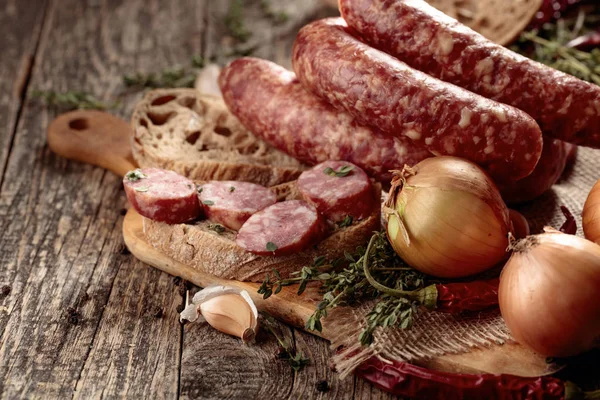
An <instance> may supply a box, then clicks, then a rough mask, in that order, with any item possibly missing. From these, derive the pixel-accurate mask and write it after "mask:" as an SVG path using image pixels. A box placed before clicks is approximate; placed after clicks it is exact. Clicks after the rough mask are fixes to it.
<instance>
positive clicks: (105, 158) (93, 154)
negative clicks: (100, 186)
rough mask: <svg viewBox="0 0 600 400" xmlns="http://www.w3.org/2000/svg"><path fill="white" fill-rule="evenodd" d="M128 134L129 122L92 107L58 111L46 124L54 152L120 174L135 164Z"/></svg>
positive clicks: (123, 173) (50, 144)
mask: <svg viewBox="0 0 600 400" xmlns="http://www.w3.org/2000/svg"><path fill="white" fill-rule="evenodd" d="M130 136H131V126H130V125H129V124H128V123H127V122H126V121H124V120H122V119H121V118H118V117H115V116H114V115H111V114H108V113H105V112H102V111H95V110H76V111H71V112H68V113H65V114H61V115H59V116H58V117H57V118H56V119H55V120H54V121H52V123H51V124H50V125H49V126H48V146H49V147H50V149H51V150H52V151H53V152H55V153H56V154H58V155H60V156H63V157H65V158H68V159H70V160H76V161H81V162H84V163H88V164H92V165H96V166H98V167H102V168H105V169H108V170H110V171H112V172H114V173H115V174H117V175H120V176H123V175H125V173H127V171H130V170H132V169H135V168H137V165H136V162H135V160H134V159H133V156H132V155H131V144H130V143H129V138H130Z"/></svg>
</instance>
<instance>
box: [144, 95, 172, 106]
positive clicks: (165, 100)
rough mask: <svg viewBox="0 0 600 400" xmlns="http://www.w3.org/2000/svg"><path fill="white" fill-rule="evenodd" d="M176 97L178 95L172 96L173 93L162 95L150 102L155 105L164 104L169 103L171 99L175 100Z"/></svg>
mask: <svg viewBox="0 0 600 400" xmlns="http://www.w3.org/2000/svg"><path fill="white" fill-rule="evenodd" d="M175 99H176V96H172V95H167V96H160V97H158V98H156V99H154V100H153V101H152V103H150V104H151V105H153V106H162V105H163V104H167V103H168V102H170V101H173V100H175Z"/></svg>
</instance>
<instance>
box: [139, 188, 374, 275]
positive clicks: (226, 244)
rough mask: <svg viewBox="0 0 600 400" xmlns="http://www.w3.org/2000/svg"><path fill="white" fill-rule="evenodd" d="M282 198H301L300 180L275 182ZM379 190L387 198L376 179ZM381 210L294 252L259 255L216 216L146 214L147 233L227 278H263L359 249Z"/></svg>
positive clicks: (165, 249)
mask: <svg viewBox="0 0 600 400" xmlns="http://www.w3.org/2000/svg"><path fill="white" fill-rule="evenodd" d="M271 189H272V190H273V191H274V192H275V193H276V194H277V197H278V200H279V201H283V200H293V199H298V198H300V194H299V193H298V190H297V188H296V183H295V182H289V183H287V184H282V185H279V186H275V187H273V188H271ZM373 192H374V193H373V195H374V196H376V198H381V186H380V185H379V184H374V186H373ZM380 222H381V210H380V208H379V207H375V209H374V210H373V213H372V214H371V215H370V216H369V217H368V218H365V219H363V220H362V221H356V222H355V223H353V224H352V225H351V226H349V227H345V228H339V227H337V226H336V227H335V229H334V231H333V233H332V234H331V235H329V236H328V237H327V238H325V239H324V240H323V241H321V242H320V243H319V244H318V245H317V246H314V247H312V248H310V249H307V250H305V251H303V252H300V253H297V254H294V255H290V256H280V257H274V256H267V257H263V256H257V255H255V254H252V253H249V252H247V251H245V250H243V249H242V248H241V247H239V246H238V245H237V244H236V243H235V235H236V233H235V232H234V231H230V230H225V231H224V232H222V233H218V232H216V231H214V230H212V229H211V228H210V226H211V224H212V223H211V222H210V221H206V220H203V221H197V222H194V223H191V224H177V225H169V224H165V223H163V222H156V221H152V220H150V219H146V218H144V233H145V234H146V238H147V240H148V242H149V243H150V244H151V245H152V246H153V247H155V248H156V249H158V250H159V251H161V252H162V253H164V254H165V255H167V256H169V257H170V258H172V259H174V260H176V261H179V262H181V263H183V264H185V265H188V266H191V267H193V268H196V269H198V270H200V271H202V272H206V273H209V274H212V275H215V276H217V277H219V278H224V279H235V280H239V281H253V282H260V281H262V280H263V279H264V277H265V274H267V273H271V272H272V270H273V269H276V270H278V271H279V272H280V274H281V276H282V277H288V276H289V275H290V274H291V273H292V272H294V271H299V270H300V269H301V268H302V267H303V266H305V265H306V266H307V265H311V264H312V263H313V261H314V259H315V258H316V257H318V256H325V257H326V258H327V259H328V260H335V259H337V258H340V257H344V252H346V251H347V252H350V253H355V251H356V248H357V247H358V246H364V245H366V242H367V241H368V240H369V238H370V237H371V235H372V234H373V231H377V230H379V228H380Z"/></svg>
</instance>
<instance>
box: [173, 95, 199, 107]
mask: <svg viewBox="0 0 600 400" xmlns="http://www.w3.org/2000/svg"><path fill="white" fill-rule="evenodd" d="M177 102H178V103H179V104H181V105H182V106H184V107H186V108H190V109H191V108H192V107H193V106H194V103H196V99H194V98H193V97H182V98H180V99H179V100H177Z"/></svg>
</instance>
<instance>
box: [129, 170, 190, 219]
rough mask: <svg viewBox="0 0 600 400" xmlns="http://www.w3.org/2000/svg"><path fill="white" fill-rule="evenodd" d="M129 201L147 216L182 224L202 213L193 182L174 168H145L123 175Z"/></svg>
mask: <svg viewBox="0 0 600 400" xmlns="http://www.w3.org/2000/svg"><path fill="white" fill-rule="evenodd" d="M123 187H124V188H125V193H126V194H127V199H128V200H129V203H131V205H132V206H133V208H135V210H136V211H137V212H138V213H140V214H141V215H143V216H144V217H146V218H150V219H152V220H154V221H160V222H166V223H168V224H179V223H183V222H187V221H190V220H192V219H195V218H198V217H199V216H200V215H201V214H202V210H201V209H200V205H199V202H198V195H197V193H196V186H195V185H194V182H192V181H191V180H189V179H187V178H186V177H184V176H181V175H179V174H178V173H176V172H173V171H167V170H164V169H159V168H143V169H136V170H133V171H129V172H128V173H127V174H125V177H124V178H123Z"/></svg>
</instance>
